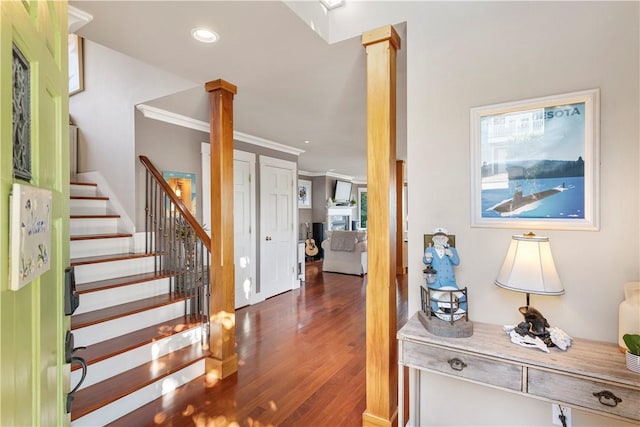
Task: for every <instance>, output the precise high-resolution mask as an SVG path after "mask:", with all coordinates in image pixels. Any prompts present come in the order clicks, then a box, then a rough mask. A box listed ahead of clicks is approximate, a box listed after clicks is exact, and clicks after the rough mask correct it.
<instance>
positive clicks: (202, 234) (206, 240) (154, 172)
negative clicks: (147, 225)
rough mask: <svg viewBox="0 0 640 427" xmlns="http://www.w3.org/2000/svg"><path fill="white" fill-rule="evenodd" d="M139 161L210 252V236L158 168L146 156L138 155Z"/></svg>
mask: <svg viewBox="0 0 640 427" xmlns="http://www.w3.org/2000/svg"><path fill="white" fill-rule="evenodd" d="M140 162H141V163H142V164H143V165H144V167H145V168H147V170H148V171H149V173H150V174H151V176H153V178H154V179H155V181H156V182H157V183H158V185H160V187H162V189H163V190H164V193H165V194H166V196H167V197H169V199H171V201H172V202H173V204H174V205H175V206H176V208H177V209H178V211H180V213H181V214H182V216H183V217H184V219H185V220H186V221H187V222H188V223H189V225H190V226H191V228H193V230H194V232H195V233H196V235H197V236H198V237H199V238H200V240H201V241H202V243H203V244H204V246H205V248H207V250H208V251H209V252H211V238H210V237H209V235H208V234H207V232H206V231H204V228H202V226H201V225H200V223H199V222H198V221H197V220H196V219H195V218H194V217H193V215H192V214H191V212H189V209H187V207H186V206H185V205H184V203H182V200H180V199H179V198H178V196H176V194H175V193H174V192H173V190H172V189H171V187H169V184H167V181H165V179H164V178H163V177H162V175H161V174H160V172H159V171H158V169H156V167H155V166H154V165H153V163H151V161H150V160H149V159H148V158H147V156H140Z"/></svg>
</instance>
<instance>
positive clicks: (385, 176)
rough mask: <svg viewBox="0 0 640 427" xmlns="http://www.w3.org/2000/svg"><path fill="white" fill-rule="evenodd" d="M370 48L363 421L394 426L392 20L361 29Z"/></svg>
mask: <svg viewBox="0 0 640 427" xmlns="http://www.w3.org/2000/svg"><path fill="white" fill-rule="evenodd" d="M362 44H363V46H365V49H366V54H367V182H368V183H369V186H368V193H369V194H368V209H367V212H368V217H367V229H368V241H369V242H368V243H369V248H368V252H369V272H368V276H367V322H366V323H367V339H366V343H367V344H366V353H367V354H366V378H367V385H366V391H367V408H366V410H365V412H364V413H363V414H362V425H363V426H396V425H397V422H398V364H397V350H396V348H397V345H396V331H397V320H396V317H397V313H396V51H397V49H399V48H400V37H399V36H398V34H397V33H396V31H395V30H394V29H393V27H392V26H390V25H389V26H385V27H382V28H378V29H376V30H373V31H369V32H367V33H364V34H363V35H362Z"/></svg>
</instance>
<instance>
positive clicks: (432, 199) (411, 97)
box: [331, 2, 640, 425]
mask: <svg viewBox="0 0 640 427" xmlns="http://www.w3.org/2000/svg"><path fill="white" fill-rule="evenodd" d="M334 12H337V13H336V15H335V16H336V20H335V21H334V22H338V23H341V24H342V25H343V26H344V27H343V28H339V27H338V26H336V25H333V23H332V26H331V29H332V31H333V30H336V31H342V33H341V34H342V35H343V36H344V37H347V36H353V35H356V33H355V31H356V30H357V31H358V32H360V33H361V32H363V31H367V30H370V29H374V28H376V27H378V26H380V25H384V24H393V23H397V22H401V21H404V20H406V21H407V37H406V38H405V39H404V40H402V49H407V114H408V117H407V126H408V129H407V135H408V162H407V173H408V183H409V191H408V193H409V215H408V216H409V234H408V236H409V263H408V267H409V286H410V287H411V289H410V293H409V313H410V314H412V313H415V312H416V311H417V310H418V309H419V298H420V295H419V291H418V284H420V283H421V281H422V278H421V270H422V269H423V268H424V266H423V264H422V250H423V248H422V236H423V234H425V233H430V232H431V231H432V230H433V229H434V228H435V227H446V228H447V229H449V231H450V233H452V234H455V235H456V245H457V248H458V251H459V253H460V257H461V263H460V266H459V267H458V269H457V272H456V275H457V278H458V282H460V283H461V284H463V285H466V286H468V288H469V294H470V297H469V299H470V313H471V320H473V321H476V322H490V323H495V324H509V323H515V322H518V321H520V320H521V319H522V318H521V315H520V314H519V313H518V311H517V308H518V307H519V306H521V305H523V304H524V295H522V294H517V293H514V292H510V291H506V290H503V289H501V288H498V287H497V286H495V285H494V284H493V281H494V279H495V276H496V274H497V272H498V269H499V268H500V265H501V263H502V260H503V258H504V255H505V253H506V250H507V247H508V244H509V239H510V236H511V235H512V234H519V233H523V232H527V231H529V230H520V229H491V228H471V227H470V200H469V199H470V173H469V164H470V153H469V109H470V108H471V107H475V106H480V105H487V104H493V103H499V102H505V101H512V100H520V99H526V98H533V97H539V96H544V95H552V94H558V93H565V92H571V91H577V90H582V89H590V88H596V87H599V88H600V89H601V169H600V170H601V186H600V189H601V196H600V213H601V228H600V231H595V232H594V231H591V232H588V231H558V230H554V231H551V230H544V231H538V234H540V235H546V236H548V237H549V238H550V239H551V246H552V250H553V253H554V258H555V261H556V265H557V268H558V270H559V274H560V276H561V279H562V281H563V284H564V287H565V290H566V294H565V295H563V296H561V297H539V296H538V297H537V296H532V304H533V305H534V306H536V307H537V308H538V309H540V310H541V311H542V312H543V313H544V314H545V316H546V317H547V318H548V319H549V321H550V323H551V324H552V326H558V327H560V328H562V329H564V330H565V331H567V332H568V333H569V334H571V335H573V336H576V337H584V338H591V339H597V340H604V341H610V342H617V321H618V305H619V303H620V302H621V301H622V298H623V291H622V287H623V284H624V283H625V282H627V281H631V280H638V279H639V278H640V249H639V236H640V224H639V217H640V215H639V213H640V209H639V204H640V198H639V194H640V182H639V176H638V169H639V158H640V153H639V130H638V117H639V114H640V108H639V98H640V97H639V95H640V91H639V87H638V80H639V79H638V76H639V75H640V73H639V68H638V64H639V49H640V46H639V22H638V21H639V4H638V3H637V2H617V3H610V2H474V3H466V2H465V3H463V2H412V3H405V2H401V3H396V2H393V3H390V2H375V3H372V2H348V3H347V7H345V9H344V10H342V11H340V9H336V10H335V11H334ZM384 19H386V21H383V20H384ZM346 28H348V30H346ZM332 39H333V37H332ZM369 184H370V185H371V183H369ZM496 339H504V337H496ZM523 351H533V350H528V349H523ZM620 357H623V356H622V354H621V355H620ZM424 377H425V378H424V381H423V384H428V386H425V389H424V390H423V393H424V394H423V396H425V397H424V399H423V409H422V410H423V414H425V415H424V419H423V420H422V421H423V424H424V425H551V405H550V404H548V403H544V402H539V401H535V400H533V399H528V398H523V397H519V396H514V395H510V394H507V393H504V392H501V391H497V390H491V389H487V388H483V387H478V386H475V385H470V384H465V383H461V382H459V381H453V380H449V379H443V378H438V377H436V376H431V375H426V374H425V375H424ZM442 396H451V397H452V399H443V398H442ZM573 418H574V425H617V424H619V423H617V422H616V421H614V420H611V419H606V418H602V417H599V416H595V415H591V414H587V413H584V412H580V411H574V414H573Z"/></svg>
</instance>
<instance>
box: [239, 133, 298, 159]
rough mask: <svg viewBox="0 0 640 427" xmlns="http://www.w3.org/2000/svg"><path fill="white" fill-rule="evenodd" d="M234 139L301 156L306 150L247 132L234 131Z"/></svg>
mask: <svg viewBox="0 0 640 427" xmlns="http://www.w3.org/2000/svg"><path fill="white" fill-rule="evenodd" d="M233 139H237V140H238V141H242V142H246V143H248V144H253V145H259V146H260V147H265V148H271V149H272V150H277V151H282V152H284V153H289V154H294V155H296V156H299V155H300V154H302V153H304V150H301V149H299V148H295V147H290V146H288V145H284V144H280V143H279V142H274V141H270V140H268V139H264V138H260V137H259V136H253V135H249V134H247V133H243V132H238V131H235V130H234V131H233Z"/></svg>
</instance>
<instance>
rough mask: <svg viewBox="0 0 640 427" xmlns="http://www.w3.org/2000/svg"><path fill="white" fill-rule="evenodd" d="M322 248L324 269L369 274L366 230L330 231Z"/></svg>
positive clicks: (335, 271)
mask: <svg viewBox="0 0 640 427" xmlns="http://www.w3.org/2000/svg"><path fill="white" fill-rule="evenodd" d="M322 250H323V251H324V258H323V261H322V271H329V272H334V273H344V274H357V275H359V276H363V275H365V274H367V232H366V231H339V230H335V231H328V232H327V239H326V240H325V241H324V242H322Z"/></svg>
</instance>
